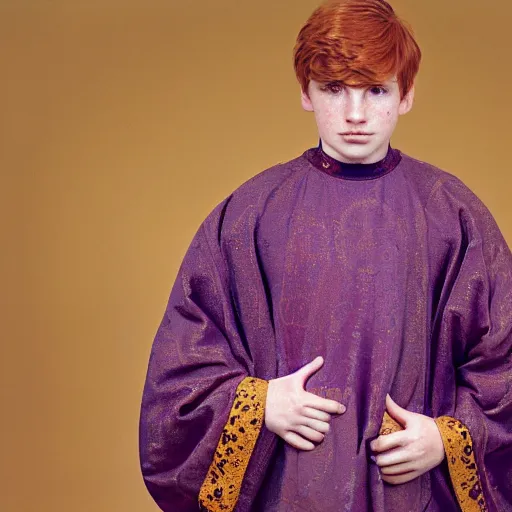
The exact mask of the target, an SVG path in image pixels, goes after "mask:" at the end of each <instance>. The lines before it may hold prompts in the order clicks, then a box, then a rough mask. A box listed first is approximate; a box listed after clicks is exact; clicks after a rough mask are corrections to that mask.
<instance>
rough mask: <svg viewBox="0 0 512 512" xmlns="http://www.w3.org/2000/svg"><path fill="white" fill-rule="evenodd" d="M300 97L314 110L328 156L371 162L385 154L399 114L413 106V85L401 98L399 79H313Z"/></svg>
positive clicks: (355, 161)
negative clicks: (355, 83) (352, 82)
mask: <svg viewBox="0 0 512 512" xmlns="http://www.w3.org/2000/svg"><path fill="white" fill-rule="evenodd" d="M301 99H302V107H303V108H304V110H307V111H308V112H314V113H315V119H316V124H317V127H318V134H319V136H320V139H321V140H322V147H323V149H324V151H325V152H326V153H327V154H328V155H329V156H332V157H333V158H335V159H336V160H339V161H341V162H346V163H363V164H369V163H373V162H378V161H379V160H382V159H383V158H384V157H385V156H386V153H387V150H388V146H389V141H390V139H391V135H392V134H393V131H394V130H395V127H396V124H397V122H398V117H399V116H401V115H403V114H406V113H407V112H409V110H411V108H412V103H413V99H414V87H412V88H411V90H410V91H409V93H408V94H407V95H406V96H404V98H403V99H402V100H400V88H399V85H398V82H397V80H396V78H392V79H390V80H387V81H386V82H384V83H383V84H380V85H378V86H370V87H351V86H347V85H345V84H343V83H341V82H330V83H328V84H320V83H319V82H315V81H314V80H311V82H310V84H309V87H308V93H307V94H306V93H305V92H304V91H302V95H301Z"/></svg>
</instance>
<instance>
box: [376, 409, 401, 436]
mask: <svg viewBox="0 0 512 512" xmlns="http://www.w3.org/2000/svg"><path fill="white" fill-rule="evenodd" d="M403 429H404V428H403V427H402V425H400V423H398V422H397V421H395V420H394V419H393V418H392V417H391V416H390V415H389V414H388V412H387V411H384V417H383V418H382V424H381V426H380V430H379V436H385V435H387V434H392V433H393V432H398V431H399V430H403Z"/></svg>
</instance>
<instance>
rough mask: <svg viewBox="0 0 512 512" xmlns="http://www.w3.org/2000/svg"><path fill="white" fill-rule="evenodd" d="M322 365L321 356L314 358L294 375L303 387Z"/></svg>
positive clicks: (322, 359)
mask: <svg viewBox="0 0 512 512" xmlns="http://www.w3.org/2000/svg"><path fill="white" fill-rule="evenodd" d="M323 364H324V358H323V357H321V356H318V357H315V359H313V361H311V362H310V363H308V364H306V365H304V366H303V367H302V368H300V369H299V370H297V371H296V372H295V375H296V376H297V377H298V379H299V380H300V382H301V384H302V385H304V384H305V383H306V381H307V380H308V379H309V378H310V377H311V375H314V374H315V373H316V372H317V371H318V370H320V368H322V366H323Z"/></svg>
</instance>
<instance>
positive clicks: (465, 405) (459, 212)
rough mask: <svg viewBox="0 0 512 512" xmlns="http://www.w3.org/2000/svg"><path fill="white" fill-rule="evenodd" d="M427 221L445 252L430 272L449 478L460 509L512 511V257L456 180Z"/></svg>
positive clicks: (438, 406) (438, 196)
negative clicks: (434, 278) (436, 276)
mask: <svg viewBox="0 0 512 512" xmlns="http://www.w3.org/2000/svg"><path fill="white" fill-rule="evenodd" d="M429 215H431V229H432V230H433V231H434V232H437V233H438V234H439V233H442V235H441V236H436V237H435V240H434V238H433V239H432V240H431V243H432V244H436V243H441V244H445V249H446V251H445V254H446V256H445V258H444V260H443V261H441V262H440V264H439V268H436V269H431V270H435V272H437V273H438V274H439V276H440V278H439V283H438V291H437V292H436V293H438V294H439V296H438V305H437V309H435V311H434V315H433V316H434V326H433V336H432V347H433V348H432V350H433V354H434V358H435V365H434V368H433V381H434V383H435V386H437V387H436V389H434V390H433V397H432V402H433V411H434V416H436V423H437V425H438V427H439V430H440V432H441V435H442V437H443V442H444V447H445V452H446V456H447V462H448V468H449V472H450V476H451V481H452V484H453V488H454V491H455V493H456V496H457V499H458V502H459V505H460V507H461V510H462V511H463V512H473V511H475V512H484V511H491V512H510V511H512V361H511V353H512V255H511V252H510V249H509V248H508V246H507V244H506V242H505V240H504V238H503V236H502V234H501V233H500V230H499V229H498V226H497V225H496V222H495V221H494V219H493V217H492V216H491V214H490V213H489V211H488V210H487V208H486V207H485V206H484V205H483V204H482V203H481V201H480V200H479V199H478V198H477V197H476V196H475V195H474V194H473V193H472V192H471V191H469V189H467V188H466V187H465V186H464V185H463V184H462V183H461V182H460V181H458V180H456V179H455V178H454V179H451V180H449V181H448V182H446V183H440V184H438V187H437V190H436V191H434V193H433V195H432V197H431V201H430V203H429ZM450 219H452V220H451V221H450ZM450 368H451V369H452V370H451V371H455V377H454V379H451V378H447V376H449V375H450Z"/></svg>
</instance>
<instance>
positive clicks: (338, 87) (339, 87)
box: [321, 82, 344, 94]
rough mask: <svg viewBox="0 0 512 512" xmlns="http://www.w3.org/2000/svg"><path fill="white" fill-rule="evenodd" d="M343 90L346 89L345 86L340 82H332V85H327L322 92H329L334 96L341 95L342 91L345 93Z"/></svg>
mask: <svg viewBox="0 0 512 512" xmlns="http://www.w3.org/2000/svg"><path fill="white" fill-rule="evenodd" d="M343 89H344V85H343V84H340V83H339V82H331V83H328V84H325V85H324V86H323V87H322V88H321V90H322V91H327V92H330V93H332V94H339V93H340V92H341V91H343Z"/></svg>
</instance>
